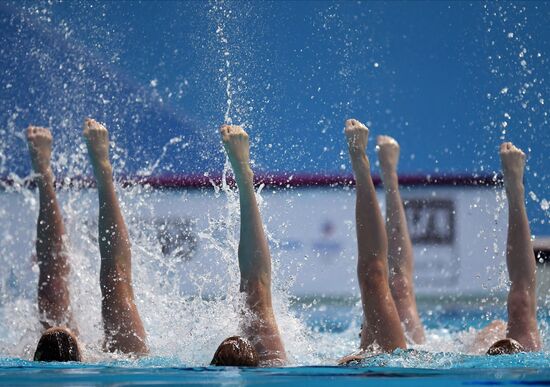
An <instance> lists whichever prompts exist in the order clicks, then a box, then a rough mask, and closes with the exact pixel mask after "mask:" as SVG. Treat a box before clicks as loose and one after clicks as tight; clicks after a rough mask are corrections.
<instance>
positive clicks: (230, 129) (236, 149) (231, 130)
mask: <svg viewBox="0 0 550 387" xmlns="http://www.w3.org/2000/svg"><path fill="white" fill-rule="evenodd" d="M220 133H221V135H222V142H223V146H224V148H225V151H226V152H227V156H228V157H229V161H230V162H231V166H232V167H233V172H234V173H235V177H236V178H240V177H244V176H245V175H246V174H248V173H250V174H252V171H251V169H250V165H249V163H250V145H249V143H248V134H247V133H246V132H245V131H244V129H243V128H242V127H240V126H238V125H222V127H221V128H220Z"/></svg>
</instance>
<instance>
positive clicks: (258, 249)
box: [220, 125, 286, 365]
mask: <svg viewBox="0 0 550 387" xmlns="http://www.w3.org/2000/svg"><path fill="white" fill-rule="evenodd" d="M220 131H221V135H222V141H223V145H224V147H225V150H226V152H227V155H228V157H229V160H230V162H231V166H232V168H233V172H234V174H235V180H236V182H237V186H238V188H239V200H240V209H241V230H240V240H239V269H240V272H241V285H240V288H241V291H242V292H244V293H245V294H246V303H247V306H248V308H249V309H250V311H251V312H252V315H253V317H252V320H251V321H250V322H248V324H247V326H246V327H245V331H246V333H247V336H248V339H249V340H250V341H251V342H252V344H253V345H254V347H255V349H256V351H257V352H258V355H259V360H260V364H263V365H267V364H281V363H285V362H286V354H285V350H284V346H283V342H282V340H281V337H280V335H279V329H278V327H277V322H276V321H275V315H274V314H273V307H272V303H271V255H270V253H269V248H268V244H267V239H266V237H265V234H264V229H263V224H262V219H261V217H260V211H259V209H258V204H257V203H256V196H255V193H254V179H253V173H252V169H251V168H250V164H249V142H248V135H247V134H246V132H245V131H244V130H243V129H242V128H241V127H240V126H229V125H224V126H222V127H221V129H220Z"/></svg>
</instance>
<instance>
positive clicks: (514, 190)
mask: <svg viewBox="0 0 550 387" xmlns="http://www.w3.org/2000/svg"><path fill="white" fill-rule="evenodd" d="M504 189H505V190H506V197H507V198H508V200H521V201H523V199H524V197H525V187H524V186H523V183H522V182H506V181H505V182H504Z"/></svg>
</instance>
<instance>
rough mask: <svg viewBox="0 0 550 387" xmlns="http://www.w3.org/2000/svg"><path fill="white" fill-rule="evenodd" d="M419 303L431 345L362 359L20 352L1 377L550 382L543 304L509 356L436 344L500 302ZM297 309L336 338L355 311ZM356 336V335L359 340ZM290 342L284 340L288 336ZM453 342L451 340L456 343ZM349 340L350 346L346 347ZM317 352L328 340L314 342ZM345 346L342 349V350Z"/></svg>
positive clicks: (92, 381)
mask: <svg viewBox="0 0 550 387" xmlns="http://www.w3.org/2000/svg"><path fill="white" fill-rule="evenodd" d="M430 305H433V301H432V302H424V303H422V302H421V303H420V304H419V306H420V308H421V310H422V311H423V313H422V318H423V320H424V322H425V324H426V326H427V328H428V331H427V333H428V342H430V341H431V344H429V345H428V346H429V347H431V348H430V350H424V349H420V348H417V349H410V350H407V351H396V352H395V353H393V354H384V355H376V356H372V357H370V358H368V359H367V360H365V361H364V362H363V364H361V365H354V366H346V367H338V366H335V365H334V362H333V361H330V360H327V362H326V365H323V366H307V365H302V366H296V365H294V366H289V367H284V368H265V369H238V368H221V367H208V366H206V364H205V367H196V366H195V367H190V366H189V364H186V362H185V359H181V358H179V357H172V358H171V357H159V356H154V354H153V356H150V357H147V358H142V359H139V360H130V359H119V360H109V361H106V360H102V361H99V362H91V363H90V362H89V363H81V364H78V363H70V364H69V363H49V364H48V363H35V362H32V361H29V360H25V359H20V358H13V357H11V358H6V357H4V358H0V384H2V385H6V384H7V385H10V384H24V385H37V384H42V385H60V384H63V385H98V384H107V385H117V386H120V385H127V384H142V385H152V384H155V385H158V384H190V385H197V384H200V385H220V384H223V385H230V386H232V385H249V384H263V385H265V384H268V385H280V384H286V385H289V384H290V385H315V386H322V385H335V384H346V385H350V384H362V385H364V384H372V385H380V384H382V383H383V384H384V385H385V386H393V385H407V386H411V385H419V386H420V385H422V386H432V385H446V386H454V385H461V386H463V385H518V384H525V385H550V351H548V347H549V345H548V344H549V343H548V339H547V336H548V334H547V327H548V323H549V322H550V318H549V317H548V316H547V315H545V314H547V312H546V311H541V314H540V318H539V322H540V326H541V331H542V333H543V337H544V340H545V343H544V351H543V352H540V353H523V354H517V355H510V356H496V357H489V356H478V355H469V354H464V353H460V351H459V350H458V349H457V350H445V352H440V351H438V350H437V349H438V348H443V346H441V347H438V341H437V340H438V338H439V340H441V337H442V336H443V339H442V340H443V342H445V343H446V344H445V345H446V347H445V348H451V349H452V348H453V347H452V345H451V346H450V347H449V343H453V342H457V343H458V342H459V341H460V338H461V337H463V336H464V335H467V334H466V333H465V332H467V330H468V328H469V327H479V326H482V325H483V324H484V321H486V320H487V316H490V318H496V317H504V316H503V312H502V308H496V307H495V308H493V309H488V308H485V309H484V310H480V308H479V307H476V306H475V305H469V304H467V303H459V304H447V305H444V306H437V305H435V307H434V308H430ZM294 309H295V313H296V314H297V315H298V316H299V317H300V318H301V319H304V321H306V322H307V325H308V327H309V328H310V329H311V330H312V331H314V332H316V334H319V335H322V336H323V337H324V340H323V342H324V343H326V342H327V340H328V341H331V340H332V341H337V340H338V338H339V337H340V335H344V336H347V335H348V334H349V335H355V334H356V333H355V328H356V325H354V324H356V323H357V316H355V315H354V313H355V309H354V307H352V306H349V305H347V304H342V303H336V304H334V303H328V304H321V305H318V306H317V307H315V308H311V309H303V308H302V307H301V305H299V304H297V305H295V306H294ZM357 341H358V340H357ZM287 344H288V343H287ZM456 348H459V347H458V344H457V347H456ZM353 349H354V348H349V351H350V352H351V351H352V350H353ZM318 350H319V352H321V353H322V352H323V351H325V350H326V348H319V349H318ZM344 354H345V353H343V354H342V355H344Z"/></svg>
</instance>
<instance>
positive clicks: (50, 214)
mask: <svg viewBox="0 0 550 387" xmlns="http://www.w3.org/2000/svg"><path fill="white" fill-rule="evenodd" d="M27 140H28V144H29V151H30V156H31V161H32V167H33V170H34V172H35V179H34V181H35V182H36V184H37V185H38V192H39V203H40V209H39V212H38V222H37V227H36V229H37V232H36V234H37V235H36V257H37V261H38V268H39V277H38V311H39V313H40V322H41V323H42V325H43V326H44V329H49V328H52V327H55V326H64V327H68V328H70V329H71V330H72V331H73V332H74V333H78V329H77V327H76V323H75V322H74V320H73V316H72V312H71V304H70V297H69V288H68V283H67V282H68V278H67V277H68V275H69V271H70V265H69V262H68V256H67V250H66V248H65V240H64V238H65V226H64V224H63V217H62V214H61V208H60V207H59V203H58V202H57V196H56V194H55V188H54V177H53V173H52V170H51V168H50V157H51V152H52V135H51V133H50V131H49V130H48V129H46V128H41V127H36V126H29V128H28V129H27Z"/></svg>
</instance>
